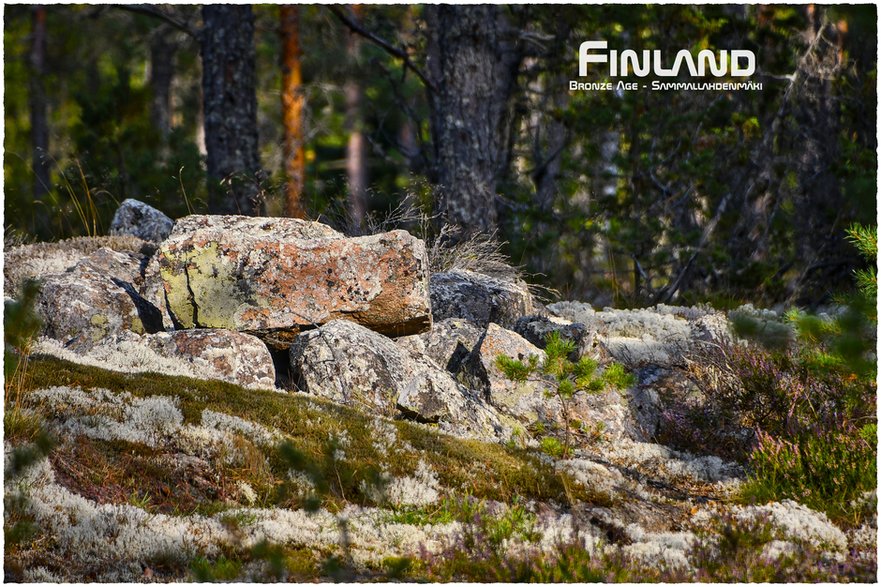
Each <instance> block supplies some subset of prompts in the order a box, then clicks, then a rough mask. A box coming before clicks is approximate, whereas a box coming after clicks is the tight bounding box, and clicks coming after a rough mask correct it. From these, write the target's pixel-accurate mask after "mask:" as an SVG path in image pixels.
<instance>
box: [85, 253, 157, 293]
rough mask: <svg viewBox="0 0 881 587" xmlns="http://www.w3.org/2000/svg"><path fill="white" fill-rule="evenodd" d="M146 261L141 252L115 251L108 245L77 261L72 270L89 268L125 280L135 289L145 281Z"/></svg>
mask: <svg viewBox="0 0 881 587" xmlns="http://www.w3.org/2000/svg"><path fill="white" fill-rule="evenodd" d="M146 262H147V259H146V257H144V255H141V254H139V253H135V252H133V251H114V250H113V249H111V248H108V247H101V248H100V249H98V250H97V251H95V252H94V253H91V254H89V255H88V256H86V257H83V258H82V259H80V260H79V261H77V263H76V265H74V266H73V268H72V269H71V271H79V270H88V271H91V272H93V273H98V274H101V275H106V276H107V277H109V278H111V279H117V280H120V281H124V282H126V283H128V284H130V285H131V286H132V287H134V288H135V289H139V288H140V287H141V285H142V284H143V282H144V278H143V267H144V265H146Z"/></svg>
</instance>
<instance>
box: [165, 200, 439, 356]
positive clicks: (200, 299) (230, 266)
mask: <svg viewBox="0 0 881 587" xmlns="http://www.w3.org/2000/svg"><path fill="white" fill-rule="evenodd" d="M157 256H158V264H159V274H160V277H161V279H162V282H163V285H164V289H165V296H166V299H167V303H168V307H169V311H170V313H171V314H172V316H173V318H174V319H175V320H177V322H178V323H179V324H180V325H182V326H183V327H185V328H193V327H204V328H229V329H232V330H239V331H247V332H252V333H254V334H257V335H259V336H261V338H263V339H264V340H266V341H267V342H268V343H269V344H272V345H274V346H278V347H286V346H289V344H290V342H291V341H292V340H293V338H294V337H295V336H296V334H297V333H298V332H299V331H300V329H301V328H303V327H308V328H311V327H314V326H316V325H320V324H325V323H327V322H330V321H332V320H335V319H338V318H345V319H347V320H351V321H353V322H357V323H359V324H362V325H364V326H366V327H368V328H370V329H372V330H375V331H378V332H382V333H386V334H392V335H405V334H414V333H418V332H422V331H423V330H426V329H427V328H428V327H429V326H430V323H431V313H430V306H429V298H428V280H427V270H428V269H427V268H428V263H427V260H426V258H425V247H424V244H423V242H422V241H420V240H419V239H416V238H415V237H413V236H411V235H410V234H409V233H407V232H405V231H400V230H398V231H392V232H388V233H383V234H377V235H373V236H365V237H358V238H344V237H342V235H340V234H339V233H337V232H335V231H334V230H333V229H331V228H329V227H327V226H325V225H323V224H319V223H316V222H307V221H304V220H298V219H290V218H253V217H244V216H189V217H186V218H183V219H181V220H179V221H178V223H177V224H176V225H175V228H174V231H173V232H172V234H171V236H170V237H169V238H168V239H166V240H165V242H163V243H162V246H161V247H160V249H159V251H158V253H157Z"/></svg>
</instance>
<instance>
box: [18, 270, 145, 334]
mask: <svg viewBox="0 0 881 587" xmlns="http://www.w3.org/2000/svg"><path fill="white" fill-rule="evenodd" d="M111 253H112V252H111ZM117 255H118V256H117ZM117 255H112V254H106V255H104V254H103V253H102V257H101V259H100V261H101V262H107V263H110V264H113V263H120V264H123V265H124V263H125V259H124V256H123V255H122V254H117ZM114 256H116V257H117V258H114ZM96 263H98V261H96ZM93 265H94V264H93V263H90V262H89V261H86V262H84V263H83V264H81V265H79V266H77V267H75V268H74V269H73V270H71V271H68V272H66V273H60V274H54V275H48V276H46V277H45V278H43V280H42V285H41V289H40V294H39V296H38V297H37V301H36V304H35V310H36V312H37V314H38V315H39V316H40V318H41V320H42V321H43V327H42V333H43V334H44V335H46V336H48V337H50V338H54V339H56V340H59V341H62V342H64V343H65V344H66V345H68V346H72V347H79V348H88V347H90V346H92V345H94V344H96V343H98V342H100V341H101V340H102V339H104V338H106V337H108V336H111V335H113V334H117V333H120V332H123V331H131V332H134V333H137V334H143V333H148V332H158V331H159V330H161V329H162V320H161V316H160V314H159V311H158V309H157V308H155V307H154V306H152V305H150V304H149V303H148V302H146V301H145V300H144V299H143V298H142V297H141V296H140V295H139V294H138V293H137V291H135V289H134V288H133V286H132V285H131V284H130V283H129V282H126V281H125V280H123V279H119V278H116V277H113V276H112V275H110V274H108V273H105V272H103V271H98V270H97V269H95V268H94V267H93ZM117 269H118V270H119V271H120V272H121V274H123V275H124V273H125V271H123V268H117ZM124 277H125V275H124Z"/></svg>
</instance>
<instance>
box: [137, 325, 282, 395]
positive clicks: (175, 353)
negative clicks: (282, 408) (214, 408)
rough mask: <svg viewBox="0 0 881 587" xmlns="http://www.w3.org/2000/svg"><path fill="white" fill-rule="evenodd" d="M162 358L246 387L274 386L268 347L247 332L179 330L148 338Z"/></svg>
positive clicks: (145, 339) (148, 343) (145, 340)
mask: <svg viewBox="0 0 881 587" xmlns="http://www.w3.org/2000/svg"><path fill="white" fill-rule="evenodd" d="M144 342H145V343H146V344H147V345H148V346H149V347H150V348H151V349H153V350H154V351H156V352H157V353H158V354H159V355H161V356H164V357H169V358H179V359H182V360H184V361H187V362H188V363H190V364H191V365H193V367H194V368H195V370H196V371H197V372H201V373H206V374H210V376H209V378H210V379H221V380H223V381H229V382H230V383H236V384H238V385H242V386H244V387H273V386H274V385H275V366H274V365H273V363H272V356H271V355H270V354H269V349H268V348H266V345H265V344H263V342H262V341H261V340H260V339H259V338H257V337H256V336H251V335H249V334H245V333H243V332H235V331H233V330H222V329H214V328H212V329H196V330H177V331H174V332H160V333H157V334H152V335H148V336H145V337H144Z"/></svg>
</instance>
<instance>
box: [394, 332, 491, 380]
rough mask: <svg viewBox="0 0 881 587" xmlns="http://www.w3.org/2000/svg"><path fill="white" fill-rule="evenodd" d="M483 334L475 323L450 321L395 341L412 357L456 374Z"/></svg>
mask: <svg viewBox="0 0 881 587" xmlns="http://www.w3.org/2000/svg"><path fill="white" fill-rule="evenodd" d="M481 335H482V331H481V329H479V328H478V327H477V326H475V325H474V324H473V323H471V322H469V321H467V320H462V319H459V318H447V319H446V320H441V321H440V322H435V323H434V324H432V326H431V330H429V331H428V332H423V333H422V334H414V335H411V336H402V337H400V338H397V339H395V342H396V343H397V344H398V346H400V347H401V348H404V349H406V350H407V351H409V352H410V353H411V354H415V355H423V356H426V357H428V358H430V359H431V360H432V361H434V362H435V363H437V364H438V365H440V366H441V367H443V368H445V369H446V370H447V371H449V372H450V373H454V374H455V373H458V372H459V370H460V368H461V366H462V362H463V361H464V360H465V358H466V357H468V355H470V354H471V351H473V350H474V346H475V345H476V344H477V342H478V341H479V340H480V337H481Z"/></svg>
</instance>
